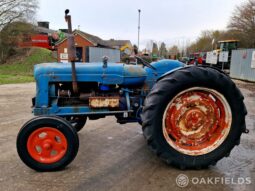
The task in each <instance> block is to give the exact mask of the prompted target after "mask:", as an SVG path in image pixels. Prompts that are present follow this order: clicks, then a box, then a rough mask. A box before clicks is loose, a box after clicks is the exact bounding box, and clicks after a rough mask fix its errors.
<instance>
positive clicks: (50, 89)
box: [34, 60, 183, 115]
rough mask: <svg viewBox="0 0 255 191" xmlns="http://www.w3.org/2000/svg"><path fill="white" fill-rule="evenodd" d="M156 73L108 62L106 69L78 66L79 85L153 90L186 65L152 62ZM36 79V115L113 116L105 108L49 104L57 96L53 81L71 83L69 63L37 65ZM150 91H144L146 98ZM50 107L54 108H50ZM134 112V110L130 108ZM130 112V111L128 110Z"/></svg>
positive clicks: (146, 69) (175, 62) (100, 65)
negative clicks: (96, 84) (95, 83)
mask: <svg viewBox="0 0 255 191" xmlns="http://www.w3.org/2000/svg"><path fill="white" fill-rule="evenodd" d="M152 65H153V66H154V67H155V68H156V70H153V69H150V68H148V67H143V66H141V65H125V64H116V63H108V65H107V67H106V68H104V67H103V64H102V63H86V64H84V63H76V73H77V81H78V82H98V83H100V84H102V85H110V84H118V85H122V86H123V87H126V89H127V91H129V90H128V87H129V86H133V85H136V86H137V85H140V86H141V87H142V86H143V87H145V86H146V88H147V89H146V90H148V91H149V90H150V89H151V88H152V87H153V85H154V84H155V83H156V81H157V79H158V78H160V77H161V76H162V75H164V74H165V73H167V72H169V71H171V70H174V69H176V68H179V67H182V66H183V64H182V63H181V62H178V61H174V60H161V61H159V62H155V63H152ZM34 76H35V79H36V86H37V87H36V88H37V91H36V103H35V108H34V114H35V115H78V114H86V115H88V114H113V113H114V112H124V111H110V110H108V109H107V108H106V109H96V110H95V109H92V108H89V107H85V106H76V107H72V106H69V107H59V106H58V105H57V103H56V102H57V99H55V100H54V101H53V103H51V104H50V103H49V96H53V95H54V91H55V87H54V85H51V84H52V83H54V82H71V81H72V69H71V64H70V63H44V64H38V65H36V66H35V70H34ZM148 91H145V92H143V94H144V93H145V94H144V95H145V96H146V93H148ZM49 105H51V107H49ZM129 109H131V108H129ZM128 112H130V111H128Z"/></svg>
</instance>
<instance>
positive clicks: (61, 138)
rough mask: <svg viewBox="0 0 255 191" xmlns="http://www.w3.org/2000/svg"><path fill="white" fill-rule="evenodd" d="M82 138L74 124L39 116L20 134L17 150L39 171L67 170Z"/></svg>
mask: <svg viewBox="0 0 255 191" xmlns="http://www.w3.org/2000/svg"><path fill="white" fill-rule="evenodd" d="M78 148H79V138H78V135H77V132H76V130H75V129H74V128H73V127H72V126H71V124H70V123H69V122H67V121H65V120H64V119H62V118H58V117H36V118H34V119H31V120H30V121H28V122H27V123H26V124H24V126H23V127H22V128H21V130H20V131H19V134H18V137H17V151H18V154H19V156H20V158H21V160H22V161H23V162H24V163H25V164H26V165H27V166H28V167H30V168H32V169H34V170H36V171H55V170H59V169H62V168H64V167H65V166H67V165H68V164H69V163H70V162H72V160H73V159H74V158H75V156H76V154H77V152H78Z"/></svg>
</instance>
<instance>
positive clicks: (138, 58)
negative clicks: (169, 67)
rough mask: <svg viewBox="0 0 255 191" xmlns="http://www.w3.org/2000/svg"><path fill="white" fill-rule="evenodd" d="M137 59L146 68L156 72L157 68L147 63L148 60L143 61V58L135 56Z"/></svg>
mask: <svg viewBox="0 0 255 191" xmlns="http://www.w3.org/2000/svg"><path fill="white" fill-rule="evenodd" d="M135 58H136V59H137V60H140V61H141V63H142V64H143V65H144V66H147V67H148V68H151V69H153V70H156V68H155V67H153V66H152V65H151V64H150V63H149V62H147V61H146V60H144V59H142V58H141V57H139V56H135Z"/></svg>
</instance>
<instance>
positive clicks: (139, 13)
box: [137, 9, 141, 52]
mask: <svg viewBox="0 0 255 191" xmlns="http://www.w3.org/2000/svg"><path fill="white" fill-rule="evenodd" d="M140 15H141V9H138V43H137V49H138V52H139V44H140Z"/></svg>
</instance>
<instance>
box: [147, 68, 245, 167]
mask: <svg viewBox="0 0 255 191" xmlns="http://www.w3.org/2000/svg"><path fill="white" fill-rule="evenodd" d="M243 99H244V98H243V96H242V94H241V92H240V91H239V90H238V88H237V87H236V86H235V84H234V83H233V82H232V81H231V79H230V78H229V77H228V76H226V75H225V74H224V73H222V72H219V71H218V70H216V69H213V68H208V67H207V68H204V67H195V66H192V67H186V68H182V69H180V70H177V71H175V72H173V73H172V74H170V75H168V76H165V77H164V78H162V79H161V80H159V81H158V82H157V84H156V85H155V86H154V87H153V89H152V90H151V92H150V93H149V95H148V96H147V98H146V101H145V106H144V109H143V113H142V120H143V132H144V136H145V138H146V139H147V141H148V145H149V146H150V148H151V149H152V150H153V151H154V152H156V153H157V155H158V156H160V157H161V158H162V159H163V160H165V161H166V162H167V163H168V164H173V165H175V166H177V167H179V168H181V169H184V168H197V169H199V168H204V167H207V166H209V165H213V164H216V162H217V161H218V160H220V159H221V158H223V157H224V156H228V155H229V153H230V151H231V150H232V149H233V147H234V146H235V145H237V144H239V142H240V136H241V134H242V132H244V131H245V129H246V127H245V115H246V113H247V112H246V108H245V106H244V103H243Z"/></svg>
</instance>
